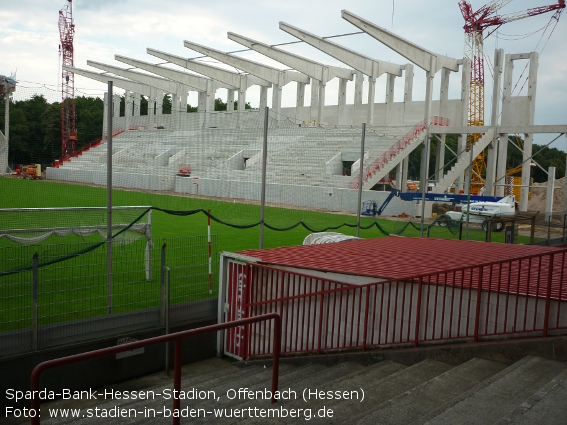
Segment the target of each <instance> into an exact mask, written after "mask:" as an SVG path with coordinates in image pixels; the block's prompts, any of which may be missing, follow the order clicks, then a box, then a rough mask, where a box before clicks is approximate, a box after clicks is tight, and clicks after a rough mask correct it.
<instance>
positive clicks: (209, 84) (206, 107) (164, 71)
mask: <svg viewBox="0 0 567 425" xmlns="http://www.w3.org/2000/svg"><path fill="white" fill-rule="evenodd" d="M114 59H116V60H117V61H119V62H123V63H126V64H128V65H130V66H135V67H136V68H139V69H143V70H144V71H148V72H151V73H153V74H156V75H161V76H162V77H165V78H168V79H170V80H173V81H177V82H178V83H181V84H185V85H186V86H187V87H188V88H189V90H191V89H194V90H196V91H198V92H199V105H198V109H197V110H198V112H203V111H204V112H212V111H214V110H215V92H216V90H217V88H218V87H219V86H220V87H225V88H228V89H229V90H231V89H236V87H234V86H229V85H224V84H222V83H220V82H217V81H214V80H211V79H210V78H205V77H201V76H198V75H192V74H187V73H186V72H181V71H176V70H174V69H169V68H166V67H163V66H160V65H154V64H152V63H149V62H144V61H140V60H137V59H131V58H127V57H125V56H120V55H114Z"/></svg>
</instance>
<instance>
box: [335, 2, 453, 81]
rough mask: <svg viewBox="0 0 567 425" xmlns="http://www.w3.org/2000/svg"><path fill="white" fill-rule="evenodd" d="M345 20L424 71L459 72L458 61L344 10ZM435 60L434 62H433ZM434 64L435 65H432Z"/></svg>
mask: <svg viewBox="0 0 567 425" xmlns="http://www.w3.org/2000/svg"><path fill="white" fill-rule="evenodd" d="M341 15H342V17H343V19H345V20H346V21H348V22H350V23H351V24H353V25H354V26H355V27H358V28H360V29H361V30H362V31H364V32H365V33H367V34H368V35H370V36H372V37H374V38H375V39H376V40H378V41H380V42H381V43H383V44H385V45H386V46H388V47H389V48H390V49H392V50H394V51H396V52H397V53H399V54H400V55H402V56H403V57H404V58H406V59H407V60H409V61H410V62H413V63H414V64H416V65H417V66H419V67H420V68H421V69H423V70H424V71H429V72H431V73H433V74H435V73H436V72H437V71H439V70H440V69H441V68H447V69H449V70H451V71H455V72H457V71H458V70H459V65H458V63H457V59H454V58H451V57H448V56H444V55H439V54H437V53H433V52H430V51H429V50H427V49H425V48H423V47H421V46H419V45H417V44H415V43H412V42H411V41H408V40H406V39H404V38H402V37H400V36H398V35H396V34H394V33H392V32H390V31H388V30H386V29H384V28H382V27H379V26H378V25H376V24H373V23H372V22H370V21H367V20H366V19H363V18H361V17H359V16H356V15H355V14H353V13H351V12H349V11H347V10H343V11H342V12H341ZM432 59H433V60H432ZM432 64H433V65H432Z"/></svg>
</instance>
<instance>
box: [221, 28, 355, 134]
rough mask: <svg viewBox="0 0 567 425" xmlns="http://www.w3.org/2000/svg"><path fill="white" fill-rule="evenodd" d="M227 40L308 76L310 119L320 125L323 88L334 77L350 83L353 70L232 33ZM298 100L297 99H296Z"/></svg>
mask: <svg viewBox="0 0 567 425" xmlns="http://www.w3.org/2000/svg"><path fill="white" fill-rule="evenodd" d="M228 38H229V39H231V40H232V41H236V42H237V43H240V44H242V45H243V46H246V47H248V48H250V49H252V50H255V51H257V52H258V53H261V54H263V55H264V56H267V57H269V58H271V59H273V60H275V61H278V62H280V63H282V64H284V65H287V66H289V67H290V68H293V69H295V70H297V71H299V72H301V73H303V74H306V75H308V76H309V77H311V78H312V79H313V80H315V81H317V83H315V81H312V83H311V119H312V120H314V121H316V122H317V123H318V124H320V123H321V122H322V121H323V116H324V107H325V86H326V84H327V82H329V81H330V80H332V79H333V78H335V77H338V78H343V79H345V80H349V81H352V79H353V75H354V70H352V69H345V68H340V67H337V66H331V65H323V64H321V63H319V62H315V61H312V60H310V59H306V58H304V57H302V56H299V55H295V54H293V53H289V52H286V51H284V50H281V49H277V48H275V47H272V46H269V45H267V44H264V43H261V42H259V41H256V40H252V39H251V38H247V37H244V36H241V35H238V34H235V33H232V32H229V33H228ZM298 99H299V97H298ZM339 116H340V111H339Z"/></svg>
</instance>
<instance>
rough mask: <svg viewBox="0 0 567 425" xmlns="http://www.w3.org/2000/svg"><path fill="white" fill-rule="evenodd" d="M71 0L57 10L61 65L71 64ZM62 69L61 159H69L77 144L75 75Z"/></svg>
mask: <svg viewBox="0 0 567 425" xmlns="http://www.w3.org/2000/svg"><path fill="white" fill-rule="evenodd" d="M72 1H73V0H67V3H66V4H65V6H64V7H63V8H62V9H61V10H60V11H59V36H60V38H61V45H60V46H59V48H60V52H61V54H62V56H63V61H62V64H63V66H73V52H74V49H73V37H74V36H75V24H74V23H73V7H72ZM61 69H62V74H61V77H62V78H61V153H62V159H63V160H65V159H69V157H71V156H73V155H74V154H75V150H76V144H77V127H76V122H75V76H74V74H73V73H72V72H69V71H65V69H63V67H62V68H61Z"/></svg>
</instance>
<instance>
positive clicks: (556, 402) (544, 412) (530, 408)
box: [496, 370, 567, 425]
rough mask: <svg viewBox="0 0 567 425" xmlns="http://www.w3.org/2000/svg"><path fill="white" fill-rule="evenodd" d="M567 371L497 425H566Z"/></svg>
mask: <svg viewBox="0 0 567 425" xmlns="http://www.w3.org/2000/svg"><path fill="white" fill-rule="evenodd" d="M566 400H567V370H564V371H563V372H561V373H560V374H559V375H557V376H556V377H555V378H553V379H552V380H551V381H549V382H548V383H547V384H546V385H544V386H543V387H542V388H540V389H539V390H538V391H536V392H535V393H534V394H533V395H532V396H531V397H530V398H529V399H528V400H526V401H525V402H523V403H522V404H521V405H520V406H519V407H517V408H516V409H515V410H514V411H513V412H512V413H510V414H509V415H507V416H506V417H505V418H502V419H501V420H500V421H498V422H497V423H496V425H508V424H514V425H532V424H538V423H541V424H546V425H564V424H565V423H566V422H567V419H566V418H567V403H565V401H566Z"/></svg>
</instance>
